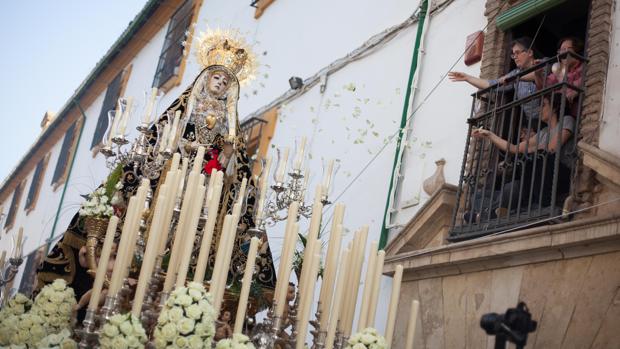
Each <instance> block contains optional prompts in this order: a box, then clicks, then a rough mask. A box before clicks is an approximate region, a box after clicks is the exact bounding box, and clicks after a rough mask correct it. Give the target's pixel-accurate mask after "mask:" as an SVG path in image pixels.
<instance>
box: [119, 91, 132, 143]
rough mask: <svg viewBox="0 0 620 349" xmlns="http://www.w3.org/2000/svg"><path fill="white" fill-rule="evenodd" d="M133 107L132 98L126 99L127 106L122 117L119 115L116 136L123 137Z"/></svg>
mask: <svg viewBox="0 0 620 349" xmlns="http://www.w3.org/2000/svg"><path fill="white" fill-rule="evenodd" d="M132 106H133V97H131V96H130V97H127V105H126V107H125V112H124V113H123V115H121V119H120V120H119V124H118V135H119V136H124V135H125V130H126V129H127V123H128V122H129V119H130V118H131V108H132Z"/></svg>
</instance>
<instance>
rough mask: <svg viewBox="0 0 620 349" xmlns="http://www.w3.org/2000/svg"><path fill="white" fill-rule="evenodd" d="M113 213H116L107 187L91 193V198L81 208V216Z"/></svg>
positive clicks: (108, 215) (101, 215)
mask: <svg viewBox="0 0 620 349" xmlns="http://www.w3.org/2000/svg"><path fill="white" fill-rule="evenodd" d="M119 184H120V182H119ZM112 214H114V209H113V208H112V204H111V198H110V197H108V195H107V193H106V188H105V187H100V188H99V189H97V190H95V192H94V193H92V194H90V197H89V199H88V200H87V201H85V202H84V203H83V204H82V207H81V208H80V216H92V217H111V216H112Z"/></svg>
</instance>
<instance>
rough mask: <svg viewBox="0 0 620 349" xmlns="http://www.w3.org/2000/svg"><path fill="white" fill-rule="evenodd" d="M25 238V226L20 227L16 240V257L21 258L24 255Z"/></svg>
mask: <svg viewBox="0 0 620 349" xmlns="http://www.w3.org/2000/svg"><path fill="white" fill-rule="evenodd" d="M23 238H24V227H19V231H18V232H17V240H16V242H15V251H14V255H13V257H14V258H19V257H21V255H22V240H23Z"/></svg>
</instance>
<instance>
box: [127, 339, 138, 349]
mask: <svg viewBox="0 0 620 349" xmlns="http://www.w3.org/2000/svg"><path fill="white" fill-rule="evenodd" d="M127 346H128V347H130V348H140V347H142V343H140V340H139V339H138V337H134V336H131V337H127Z"/></svg>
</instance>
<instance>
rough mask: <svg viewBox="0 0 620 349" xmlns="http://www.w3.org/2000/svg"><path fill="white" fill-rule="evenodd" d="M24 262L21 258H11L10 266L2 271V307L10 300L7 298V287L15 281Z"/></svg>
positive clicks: (0, 293)
mask: <svg viewBox="0 0 620 349" xmlns="http://www.w3.org/2000/svg"><path fill="white" fill-rule="evenodd" d="M23 262H24V259H23V258H22V257H21V256H19V257H16V258H9V265H8V266H7V267H6V269H4V270H3V271H2V275H0V305H4V303H5V302H6V300H7V299H8V298H9V297H8V296H7V294H8V291H7V290H6V287H7V286H8V284H10V283H11V282H12V281H13V280H14V279H15V276H16V275H17V272H18V271H19V266H20V265H21V264H22V263H23Z"/></svg>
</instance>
